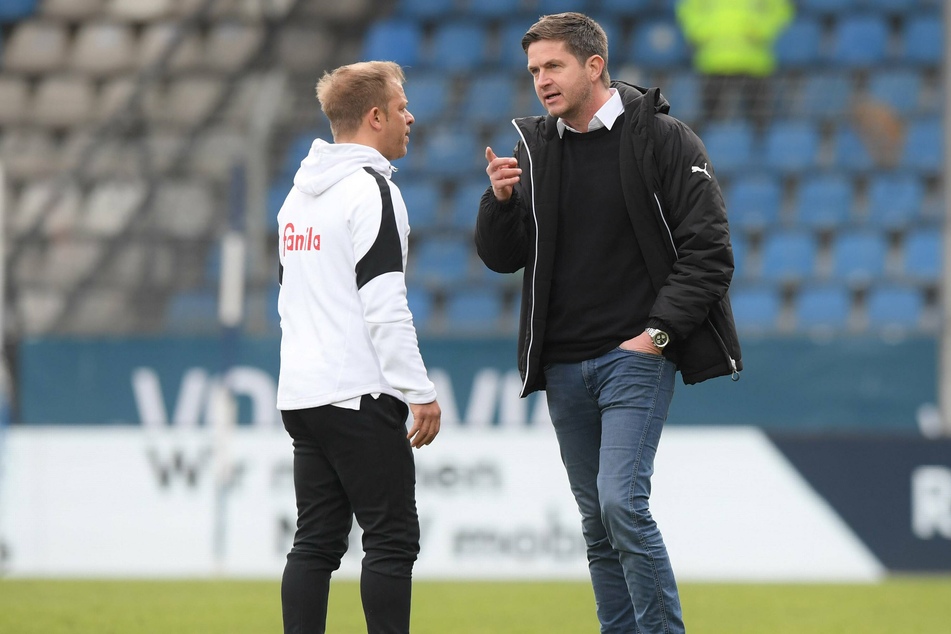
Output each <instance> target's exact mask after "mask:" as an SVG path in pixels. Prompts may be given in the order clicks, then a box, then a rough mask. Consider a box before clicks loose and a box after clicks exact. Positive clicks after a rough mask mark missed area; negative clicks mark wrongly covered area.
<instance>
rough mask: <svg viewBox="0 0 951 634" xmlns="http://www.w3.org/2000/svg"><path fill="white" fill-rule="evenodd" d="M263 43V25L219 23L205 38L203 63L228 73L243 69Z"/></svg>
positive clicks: (213, 26)
mask: <svg viewBox="0 0 951 634" xmlns="http://www.w3.org/2000/svg"><path fill="white" fill-rule="evenodd" d="M263 41H264V25H262V24H254V23H242V22H231V21H221V22H216V23H215V24H214V25H212V27H211V30H210V31H209V32H208V35H207V36H206V37H205V54H204V57H203V61H204V64H205V66H207V67H208V68H210V69H212V70H215V71H219V72H224V73H229V72H234V71H236V70H238V69H240V68H242V67H244V66H245V65H246V64H247V63H248V62H249V61H250V60H251V59H252V58H253V57H254V55H255V54H256V53H257V51H258V49H259V48H260V46H261V42H263Z"/></svg>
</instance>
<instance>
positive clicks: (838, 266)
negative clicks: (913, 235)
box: [832, 229, 888, 285]
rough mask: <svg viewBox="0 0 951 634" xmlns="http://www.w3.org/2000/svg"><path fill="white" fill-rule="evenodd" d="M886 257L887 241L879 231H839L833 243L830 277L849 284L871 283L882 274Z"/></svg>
mask: <svg viewBox="0 0 951 634" xmlns="http://www.w3.org/2000/svg"><path fill="white" fill-rule="evenodd" d="M887 256H888V241H887V239H886V238H885V236H884V235H883V234H882V233H881V232H880V231H869V230H863V229H856V230H852V231H842V232H839V233H837V234H835V235H834V236H833V242H832V277H833V278H834V279H836V280H840V281H842V282H846V283H848V284H856V285H867V284H871V283H873V282H875V281H876V280H877V279H880V278H881V277H882V276H883V275H884V273H885V259H886V257H887Z"/></svg>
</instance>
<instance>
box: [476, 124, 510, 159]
mask: <svg viewBox="0 0 951 634" xmlns="http://www.w3.org/2000/svg"><path fill="white" fill-rule="evenodd" d="M518 141H519V136H518V132H517V131H516V130H515V127H514V126H513V125H512V123H511V122H510V121H505V122H500V123H499V124H498V125H497V126H496V129H495V131H494V132H493V134H492V138H490V139H489V143H488V146H489V147H490V148H492V151H493V152H495V155H496V156H512V153H513V150H514V149H515V144H516V143H518ZM479 149H480V156H481V157H482V160H483V163H482V165H483V166H484V165H485V163H484V159H485V148H484V147H480V148H479Z"/></svg>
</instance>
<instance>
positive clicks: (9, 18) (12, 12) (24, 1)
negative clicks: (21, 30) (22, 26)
mask: <svg viewBox="0 0 951 634" xmlns="http://www.w3.org/2000/svg"><path fill="white" fill-rule="evenodd" d="M38 4H39V0H3V2H0V22H17V21H19V20H23V19H24V18H28V17H30V16H32V15H34V14H35V13H36V10H37V7H38Z"/></svg>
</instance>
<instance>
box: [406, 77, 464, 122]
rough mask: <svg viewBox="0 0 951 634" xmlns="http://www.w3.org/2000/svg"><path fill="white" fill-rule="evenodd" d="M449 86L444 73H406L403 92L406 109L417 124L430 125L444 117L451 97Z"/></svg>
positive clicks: (449, 83) (448, 80)
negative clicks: (406, 104)
mask: <svg viewBox="0 0 951 634" xmlns="http://www.w3.org/2000/svg"><path fill="white" fill-rule="evenodd" d="M451 86H452V82H451V80H450V79H449V78H448V77H447V76H446V75H445V74H444V73H439V72H433V73H429V72H410V73H407V77H406V85H405V86H403V90H404V91H405V92H406V99H407V101H409V106H407V107H408V108H409V111H410V112H412V113H413V116H414V117H415V118H416V121H417V122H418V123H422V124H423V125H430V124H432V123H433V122H435V121H436V120H437V119H439V118H441V117H444V116H446V114H447V113H448V108H449V103H450V102H449V99H450V97H451V95H452V90H451Z"/></svg>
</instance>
